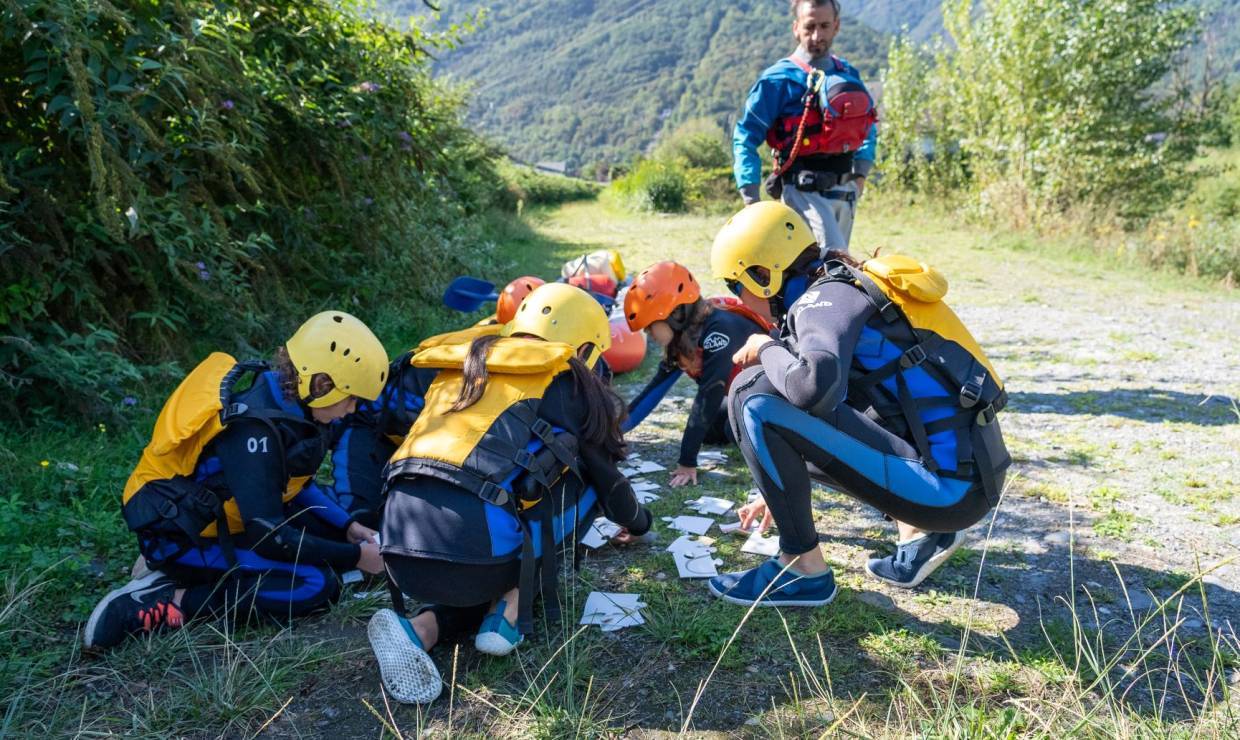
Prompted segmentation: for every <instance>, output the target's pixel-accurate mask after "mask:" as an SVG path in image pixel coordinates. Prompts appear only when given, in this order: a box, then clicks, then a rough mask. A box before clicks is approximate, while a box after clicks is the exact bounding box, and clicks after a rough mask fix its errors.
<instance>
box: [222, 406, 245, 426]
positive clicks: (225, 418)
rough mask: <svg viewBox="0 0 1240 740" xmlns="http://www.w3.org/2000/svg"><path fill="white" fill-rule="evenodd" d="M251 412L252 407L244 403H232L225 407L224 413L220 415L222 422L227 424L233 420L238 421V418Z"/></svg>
mask: <svg viewBox="0 0 1240 740" xmlns="http://www.w3.org/2000/svg"><path fill="white" fill-rule="evenodd" d="M249 410H250V407H249V406H247V405H245V404H244V403H241V402H237V403H230V404H228V405H227V406H225V407H224V411H223V412H222V413H221V414H220V421H221V422H223V423H224V424H227V423H228V422H230V421H232V420H233V419H236V418H237V417H238V416H241V415H242V414H244V413H245V412H247V411H249Z"/></svg>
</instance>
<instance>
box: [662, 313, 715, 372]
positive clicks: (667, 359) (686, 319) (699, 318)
mask: <svg viewBox="0 0 1240 740" xmlns="http://www.w3.org/2000/svg"><path fill="white" fill-rule="evenodd" d="M714 312H715V307H714V306H713V305H711V303H710V301H707V300H704V299H702V298H699V299H697V301H696V302H694V303H689V304H684V305H680V306H677V307H676V310H675V311H673V312H672V316H669V317H668V318H669V319H678V320H677V321H674V322H673V321H669V322H668V325H669V326H671V327H672V341H671V342H669V343H668V345H667V348H666V349H665V350H664V354H663V362H664V363H665V364H667V365H669V366H671V367H683V364H682V363H684V362H692V361H693V360H694V359H696V358H697V350H698V340H699V339H701V338H702V327H703V326H704V325H705V324H706V319H708V318H710V315H711V314H712V313H714ZM678 313H679V315H677V314H678ZM677 327H679V328H677Z"/></svg>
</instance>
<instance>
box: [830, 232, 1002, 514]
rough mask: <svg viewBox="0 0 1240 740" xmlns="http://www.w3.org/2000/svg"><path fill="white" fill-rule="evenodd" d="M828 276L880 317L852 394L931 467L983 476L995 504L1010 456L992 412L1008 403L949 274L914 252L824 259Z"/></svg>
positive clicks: (864, 345) (865, 335)
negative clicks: (953, 297) (954, 300)
mask: <svg viewBox="0 0 1240 740" xmlns="http://www.w3.org/2000/svg"><path fill="white" fill-rule="evenodd" d="M824 273H825V278H823V279H824V280H826V281H833V282H847V283H849V284H851V285H853V286H855V287H857V288H858V289H860V290H862V291H863V292H864V293H865V294H866V296H867V297H868V299H869V301H870V303H871V304H873V305H874V307H875V308H876V309H877V315H876V316H875V318H874V319H872V320H871V321H870V322H869V324H868V325H867V326H866V327H865V328H864V329H863V330H862V335H861V338H860V340H859V342H858V346H857V348H856V349H855V350H854V356H853V366H852V368H851V370H850V377H849V383H848V397H849V402H850V403H852V404H853V405H854V406H857V407H860V408H863V409H865V408H866V407H867V406H868V410H869V412H871V415H872V416H873V417H875V420H876V421H879V422H880V423H883V424H885V425H887V426H889V427H893V431H895V432H896V433H897V434H900V435H901V436H907V437H911V439H912V441H913V443H914V444H915V446H916V447H917V452H918V454H919V455H920V456H921V458H922V462H923V463H924V464H925V466H926V468H927V469H928V470H930V471H931V472H935V473H939V474H941V475H946V476H948V477H955V478H961V479H966V480H970V479H973V478H975V477H980V479H981V482H982V484H983V487H984V488H985V493H986V497H987V499H989V500H990V502H991V505H995V504H997V503H998V498H999V493H1000V491H999V490H998V489H999V481H1001V480H1002V473H1003V471H1004V470H1005V469H1006V468H1007V467H1008V466H1009V465H1010V464H1011V457H1010V456H1009V455H1008V452H1007V448H1006V447H1005V446H1004V443H1003V437H1002V434H1001V432H1000V430H999V425H998V423H997V421H996V419H995V415H996V414H998V413H999V411H1001V410H1002V409H1003V407H1004V406H1005V405H1006V404H1007V393H1006V392H1005V391H1004V389H1003V381H1002V380H1001V379H1000V378H999V375H998V373H996V372H995V369H994V367H993V366H992V365H991V363H990V360H989V359H988V358H987V357H986V354H985V353H984V352H983V351H982V348H981V347H980V346H979V345H978V343H977V340H975V339H974V338H973V335H972V334H971V333H970V332H969V330H968V329H967V328H965V326H964V324H963V323H962V322H961V321H960V318H959V317H957V316H956V313H955V312H954V311H952V310H951V308H950V307H948V305H947V304H946V303H944V302H943V300H942V299H943V297H944V296H945V295H946V294H947V280H946V278H944V277H943V275H942V274H941V273H939V272H938V270H935V269H934V268H933V267H930V266H928V265H926V264H924V263H922V262H919V261H917V260H915V259H913V258H911V257H906V256H902V255H889V256H882V257H876V258H874V259H871V260H867V261H866V262H865V263H864V264H863V265H862V268H861V269H856V268H854V267H851V266H849V265H847V264H845V263H843V262H837V261H828V262H827V263H826V264H825V265H824Z"/></svg>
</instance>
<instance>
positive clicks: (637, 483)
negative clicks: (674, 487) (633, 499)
mask: <svg viewBox="0 0 1240 740" xmlns="http://www.w3.org/2000/svg"><path fill="white" fill-rule="evenodd" d="M631 483H632V486H633V490H634V491H657V490H659V489H660V488H662V487H663V486H661V485H659V484H658V483H652V482H650V481H648V480H644V479H642V478H638V479H636V480H634V481H631Z"/></svg>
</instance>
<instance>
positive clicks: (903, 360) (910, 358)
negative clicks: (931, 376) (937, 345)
mask: <svg viewBox="0 0 1240 740" xmlns="http://www.w3.org/2000/svg"><path fill="white" fill-rule="evenodd" d="M925 361H926V351H925V350H924V349H922V348H921V345H920V344H914V345H913V346H912V347H909V348H908V349H906V350H904V354H902V355H900V367H902V368H904V369H905V370H908V369H909V368H912V367H917V366H918V365H920V364H921V363H923V362H925Z"/></svg>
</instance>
